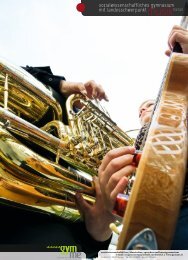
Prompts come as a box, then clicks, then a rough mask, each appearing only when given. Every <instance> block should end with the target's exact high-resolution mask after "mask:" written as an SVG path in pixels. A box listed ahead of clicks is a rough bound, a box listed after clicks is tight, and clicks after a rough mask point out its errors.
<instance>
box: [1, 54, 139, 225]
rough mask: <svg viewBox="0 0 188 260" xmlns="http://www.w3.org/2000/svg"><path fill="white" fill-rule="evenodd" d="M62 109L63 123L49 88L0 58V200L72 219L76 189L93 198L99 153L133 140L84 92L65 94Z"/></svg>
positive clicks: (76, 213)
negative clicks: (82, 94) (64, 119)
mask: <svg viewBox="0 0 188 260" xmlns="http://www.w3.org/2000/svg"><path fill="white" fill-rule="evenodd" d="M78 101H79V103H81V109H79V110H78V111H77V112H75V110H74V104H75V102H78ZM66 110H67V111H66V112H67V117H68V122H69V123H68V125H65V124H63V123H62V113H65V111H63V112H62V108H61V105H60V104H59V103H58V102H57V101H56V100H55V98H54V97H53V95H52V91H51V89H50V88H48V87H46V86H44V85H43V84H42V83H41V82H39V81H38V80H36V79H35V78H34V77H33V76H31V75H30V74H29V73H27V72H26V71H25V70H23V69H22V68H20V67H16V66H14V65H12V64H9V63H8V62H7V61H4V60H3V59H0V203H6V204H10V205H13V206H17V207H24V208H28V209H31V210H35V211H39V212H40V211H41V212H47V213H52V214H55V215H57V216H60V217H62V218H66V219H70V220H73V221H75V220H77V219H79V218H80V214H79V211H78V210H77V208H76V204H75V198H74V196H75V193H76V192H78V191H79V192H81V193H83V194H84V195H83V196H84V198H85V199H86V200H88V201H89V202H91V203H94V200H95V198H94V196H95V189H94V186H93V183H92V176H94V175H96V174H97V169H98V167H99V165H100V162H101V160H102V158H103V157H104V155H105V154H106V153H107V152H108V151H109V150H110V149H112V148H115V147H120V146H125V145H132V144H133V143H134V140H133V139H131V138H130V137H129V136H128V135H127V134H126V133H124V132H123V131H122V130H121V129H120V128H119V127H118V126H117V125H116V124H115V123H114V122H113V121H112V120H111V119H110V118H109V116H107V115H106V113H104V111H102V110H101V109H99V108H98V107H97V106H96V104H95V103H94V102H92V101H91V100H89V99H87V98H86V97H84V96H81V95H72V96H70V97H69V98H68V99H67V102H66ZM47 118H48V119H47ZM43 119H45V121H47V122H46V124H45V125H41V122H43V121H44V120H43ZM64 162H66V163H68V165H71V167H64V166H63V165H64V164H65V163H64Z"/></svg>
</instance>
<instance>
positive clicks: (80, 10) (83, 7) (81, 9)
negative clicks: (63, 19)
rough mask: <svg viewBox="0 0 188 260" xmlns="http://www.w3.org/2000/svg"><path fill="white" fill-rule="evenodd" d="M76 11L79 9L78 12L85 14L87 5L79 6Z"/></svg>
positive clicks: (80, 4)
mask: <svg viewBox="0 0 188 260" xmlns="http://www.w3.org/2000/svg"><path fill="white" fill-rule="evenodd" d="M76 9H77V11H78V12H81V13H83V12H84V11H85V9H86V7H85V4H83V3H79V4H77V6H76Z"/></svg>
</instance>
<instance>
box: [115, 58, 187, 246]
mask: <svg viewBox="0 0 188 260" xmlns="http://www.w3.org/2000/svg"><path fill="white" fill-rule="evenodd" d="M163 84H164V88H163V92H162V95H161V100H160V102H159V104H158V107H157V108H156V110H155V113H154V116H153V119H152V123H151V126H150V130H149V133H148V137H147V140H146V144H145V147H144V150H143V154H142V158H141V160H140V163H139V166H138V169H137V172H136V180H135V182H134V185H133V189H132V191H131V196H130V199H129V202H128V206H127V209H126V212H125V216H124V219H123V230H122V232H121V234H120V237H119V241H118V246H117V249H121V250H124V249H125V248H126V245H127V244H128V242H129V241H130V240H131V239H132V237H133V236H134V235H135V234H137V233H138V232H139V231H141V230H143V229H144V228H151V229H152V230H153V231H154V233H155V235H156V238H157V243H158V249H164V250H165V249H170V247H171V243H172V239H173V235H174V231H175V227H176V221H177V218H178V214H179V208H180V205H181V196H182V192H183V186H184V180H185V173H186V163H187V105H188V55H185V54H177V53H176V54H175V53H174V54H172V56H171V59H170V62H169V67H168V72H167V75H166V77H165V80H164V82H163Z"/></svg>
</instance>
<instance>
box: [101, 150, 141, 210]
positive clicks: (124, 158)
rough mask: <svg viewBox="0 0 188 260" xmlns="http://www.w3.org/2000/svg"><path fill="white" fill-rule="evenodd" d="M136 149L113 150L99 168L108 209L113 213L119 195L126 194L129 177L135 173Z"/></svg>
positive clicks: (103, 194)
mask: <svg viewBox="0 0 188 260" xmlns="http://www.w3.org/2000/svg"><path fill="white" fill-rule="evenodd" d="M134 152H135V148H134V147H120V148H116V149H113V150H111V151H110V152H108V153H107V154H106V156H105V157H104V159H103V161H102V164H101V166H100V168H99V183H100V187H101V192H102V197H103V200H104V204H105V207H106V209H107V210H108V211H109V212H112V210H113V208H114V204H115V201H116V197H117V195H118V193H124V190H125V188H126V186H127V183H128V178H127V177H128V176H129V175H131V174H132V173H133V172H135V169H136V168H135V166H133V165H132V160H133V154H134Z"/></svg>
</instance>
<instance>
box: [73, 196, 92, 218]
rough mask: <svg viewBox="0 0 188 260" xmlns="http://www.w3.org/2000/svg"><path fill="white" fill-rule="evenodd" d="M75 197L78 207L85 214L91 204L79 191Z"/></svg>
mask: <svg viewBox="0 0 188 260" xmlns="http://www.w3.org/2000/svg"><path fill="white" fill-rule="evenodd" d="M75 198H76V204H77V207H78V209H79V211H80V213H81V214H83V215H85V214H86V213H87V212H88V211H89V209H90V207H91V206H90V204H89V203H87V201H85V200H84V198H83V196H82V194H81V193H79V192H77V193H76V195H75Z"/></svg>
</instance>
